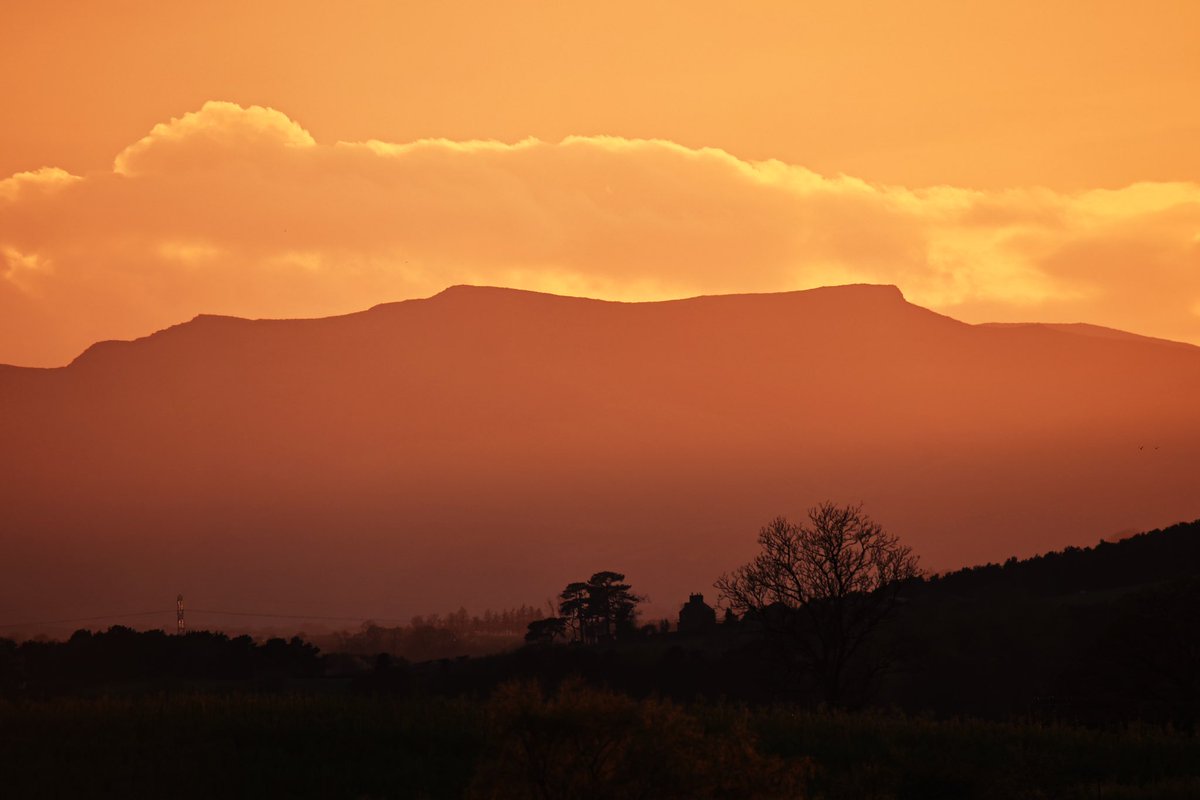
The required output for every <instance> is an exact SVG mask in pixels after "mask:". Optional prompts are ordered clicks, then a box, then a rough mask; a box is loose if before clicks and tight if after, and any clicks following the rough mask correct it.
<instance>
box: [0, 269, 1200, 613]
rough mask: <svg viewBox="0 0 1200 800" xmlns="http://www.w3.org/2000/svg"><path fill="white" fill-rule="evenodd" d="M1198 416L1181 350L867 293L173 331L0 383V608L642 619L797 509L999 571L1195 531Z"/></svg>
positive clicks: (486, 308)
mask: <svg viewBox="0 0 1200 800" xmlns="http://www.w3.org/2000/svg"><path fill="white" fill-rule="evenodd" d="M1198 408H1200V348H1196V347H1192V346H1189V345H1181V344H1177V343H1168V342H1162V341H1160V340H1154V339H1148V338H1145V337H1139V336H1134V335H1132V334H1124V333H1122V332H1118V331H1107V329H1100V328H1095V327H1093V326H1071V325H1032V324H1029V325H968V324H964V323H962V322H958V321H956V320H954V319H951V318H949V317H946V316H942V315H940V314H936V313H934V312H932V311H929V310H927V309H924V308H921V307H918V306H915V305H913V304H911V303H908V302H906V301H905V299H904V297H903V295H902V294H901V292H900V291H899V290H898V289H897V288H896V287H893V286H871V285H856V286H840V287H829V288H822V289H814V290H810V291H802V292H788V293H779V294H761V295H728V296H716V297H697V298H692V299H688V300H678V301H668V302H655V303H614V302H603V301H597V300H588V299H581V298H573V297H560V296H554V295H546V294H539V293H534V292H527V291H517V290H511V289H500V288H487V287H473V286H455V287H452V288H450V289H447V290H446V291H444V292H442V293H440V294H438V295H436V296H434V297H431V298H428V299H422V300H410V301H405V302H400V303H390V304H386V305H380V306H376V307H375V308H372V309H370V310H368V311H364V312H361V313H356V314H350V315H346V316H340V317H332V318H325V319H312V320H245V319H237V318H231V317H220V316H207V315H205V316H199V317H197V318H195V319H193V320H192V321H190V322H187V323H184V324H181V325H176V326H174V327H171V328H168V329H166V330H164V331H160V332H158V333H156V334H154V335H152V336H148V337H146V338H143V339H139V340H136V341H132V342H101V343H99V344H96V345H94V346H93V347H91V348H89V349H88V350H87V351H86V352H84V353H83V354H82V355H80V356H79V358H77V359H76V360H75V361H74V362H73V363H71V364H70V365H69V366H67V367H63V368H60V369H28V368H17V367H3V368H0V537H2V541H3V548H4V558H3V559H2V560H0V621H4V620H7V619H14V620H19V619H38V618H55V617H59V616H68V615H72V614H79V615H86V614H87V613H89V612H92V613H94V612H96V611H97V610H103V611H105V612H107V611H108V610H110V609H111V610H114V611H115V610H123V609H133V610H140V609H141V608H145V607H147V606H146V604H147V603H148V602H151V601H158V600H161V599H166V600H167V601H172V600H173V598H174V597H175V595H176V593H178V592H181V591H182V592H185V593H186V594H187V595H188V596H189V598H195V599H194V600H193V603H200V602H201V600H203V604H202V605H200V606H199V607H204V606H207V607H221V608H239V609H255V610H261V611H270V612H274V613H312V614H349V615H356V614H377V615H386V616H399V617H404V616H405V615H408V614H412V613H425V612H428V611H434V610H444V609H446V608H454V607H457V606H458V605H459V604H466V605H468V606H470V607H477V608H478V607H488V606H490V607H506V606H508V605H513V604H519V603H521V602H525V601H533V602H538V601H539V598H544V597H546V596H549V595H551V594H552V593H553V592H554V591H556V589H557V588H558V587H559V586H560V585H561V584H562V582H563V581H564V580H565V579H566V577H564V576H567V577H569V576H571V575H576V574H590V573H591V572H595V571H596V570H597V569H602V568H605V569H606V568H610V567H612V566H616V567H618V568H620V569H621V571H622V572H624V573H626V574H628V575H629V576H631V578H632V579H634V580H635V581H636V583H637V585H638V586H639V587H645V588H646V589H647V591H649V593H650V594H651V598H652V600H656V601H659V602H660V603H661V604H662V607H663V608H664V609H670V608H674V607H676V606H677V605H678V603H680V602H682V600H683V599H685V598H686V597H687V596H688V594H689V592H692V591H696V590H697V587H700V588H703V587H704V586H706V585H707V584H708V583H710V582H711V581H712V579H713V578H715V577H716V576H717V575H718V574H720V573H721V572H722V571H724V570H727V569H730V568H732V567H734V566H736V565H737V564H740V563H742V562H744V561H745V560H746V559H747V558H748V557H749V556H750V555H751V554H752V553H753V551H754V537H755V534H756V532H757V530H758V528H759V526H761V525H762V524H763V523H765V522H766V521H768V520H769V519H770V518H771V517H773V516H775V515H778V514H786V515H788V516H793V517H799V516H801V515H802V514H803V512H804V510H805V509H806V508H807V507H809V506H811V505H813V504H815V503H816V502H818V501H820V500H822V499H826V498H830V499H833V500H835V501H839V502H858V501H862V502H864V503H865V505H866V510H867V511H868V513H870V514H871V515H872V516H873V517H874V518H875V519H876V520H878V521H879V522H881V523H882V524H883V525H884V526H885V527H886V528H887V529H888V530H889V531H892V532H894V533H896V534H898V535H900V536H901V537H902V538H903V539H904V540H905V541H906V542H907V543H909V544H911V545H912V546H913V547H914V548H915V549H916V551H917V552H918V553H919V554H920V555H921V556H922V558H923V564H924V566H926V567H928V568H933V569H951V568H956V567H959V566H962V565H964V564H969V563H979V562H985V561H993V560H1003V559H1004V558H1006V557H1008V556H1010V555H1017V556H1024V555H1030V554H1032V553H1034V552H1039V551H1045V550H1049V549H1054V548H1058V547H1062V546H1064V545H1069V544H1091V543H1094V542H1095V541H1096V540H1097V539H1099V538H1100V537H1101V536H1104V535H1108V534H1110V533H1112V532H1113V531H1118V530H1130V529H1147V528H1151V527H1156V526H1161V525H1165V524H1169V523H1172V522H1175V521H1178V520H1181V519H1192V518H1195V517H1197V516H1200V489H1198V488H1197V486H1198V483H1197V474H1198V473H1197V469H1196V464H1200V413H1197V409H1198ZM168 604H169V602H168ZM651 605H652V606H654V605H655V604H654V603H651ZM148 607H149V608H153V607H154V606H153V605H151V606H148ZM164 607H165V606H164Z"/></svg>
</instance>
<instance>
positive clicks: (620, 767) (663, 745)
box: [0, 682, 1200, 800]
mask: <svg viewBox="0 0 1200 800" xmlns="http://www.w3.org/2000/svg"><path fill="white" fill-rule="evenodd" d="M0 769H2V774H3V778H2V781H3V786H0V794H3V796H5V797H13V798H23V797H156V798H164V797H350V798H368V797H369V798H384V797H396V798H459V797H469V798H525V797H529V798H609V799H610V800H611V799H614V798H638V797H643V798H692V797H695V798H756V797H757V798H774V797H780V798H782V797H803V798H830V799H831V800H832V799H833V798H847V800H849V799H850V798H855V799H858V798H863V799H866V798H880V799H882V798H913V799H914V800H916V799H918V798H920V799H921V800H936V798H1080V799H1081V800H1082V798H1088V799H1089V800H1090V799H1091V798H1109V799H1110V800H1115V799H1116V798H1156V799H1157V798H1192V797H1200V740H1198V739H1197V738H1195V737H1191V736H1182V735H1174V734H1171V733H1170V732H1169V731H1163V730H1161V729H1154V730H1152V729H1148V728H1146V729H1139V728H1125V729H1123V730H1120V731H1112V730H1108V731H1105V730H1095V729H1083V728H1077V727H1060V726H1047V725H1041V724H1039V725H1033V724H1019V723H1001V722H981V721H955V720H940V721H935V720H933V719H928V718H919V717H912V716H903V715H894V714H887V713H881V712H869V713H868V712H862V713H853V714H851V713H841V712H836V713H835V712H822V711H801V710H795V709H791V708H786V707H767V708H758V709H754V710H748V709H745V708H743V707H740V706H736V705H720V704H700V703H696V704H689V705H679V704H674V703H669V702H663V701H658V700H654V699H643V700H634V699H631V698H628V697H626V696H624V695H618V694H613V693H609V692H606V691H604V690H598V689H592V688H586V687H583V686H582V685H580V684H575V683H571V682H568V683H567V684H565V685H564V686H562V687H560V688H559V690H558V691H557V692H556V693H555V694H553V695H550V696H546V695H544V694H543V693H542V692H541V691H540V690H538V689H536V688H535V687H534V686H533V685H532V684H511V685H508V686H505V687H503V688H501V689H500V690H499V691H497V692H496V693H495V694H494V695H493V696H492V697H491V698H490V699H488V700H486V701H470V700H464V699H448V698H438V697H427V698H412V697H410V698H401V697H396V696H382V695H377V696H371V695H361V694H351V693H344V692H337V693H307V694H241V693H238V694H176V695H139V696H125V697H101V698H79V697H74V698H58V699H49V700H20V701H0Z"/></svg>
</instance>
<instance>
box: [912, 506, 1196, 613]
mask: <svg viewBox="0 0 1200 800" xmlns="http://www.w3.org/2000/svg"><path fill="white" fill-rule="evenodd" d="M1187 578H1197V579H1200V520H1196V521H1195V522H1181V523H1179V524H1177V525H1172V526H1170V527H1168V528H1165V529H1162V530H1153V531H1148V532H1146V533H1139V534H1136V535H1134V536H1130V537H1128V538H1125V539H1120V540H1118V541H1115V542H1110V541H1104V540H1102V541H1100V542H1099V543H1097V544H1095V545H1093V546H1091V547H1073V546H1072V547H1067V548H1065V549H1062V550H1053V551H1051V552H1049V553H1045V554H1044V555H1037V556H1033V557H1032V558H1026V559H1017V558H1015V557H1014V558H1010V559H1008V560H1006V561H1005V562H1004V563H1003V564H995V563H993V564H982V565H978V566H972V567H967V568H964V569H960V570H955V571H953V572H949V573H946V574H944V575H934V576H931V580H930V581H929V588H930V589H931V590H932V591H934V592H936V593H943V594H963V595H970V594H988V593H993V592H1013V591H1016V592H1024V593H1030V594H1036V595H1043V596H1056V595H1068V594H1077V593H1081V592H1107V591H1111V590H1113V589H1131V588H1142V587H1146V586H1151V585H1154V584H1160V583H1164V582H1168V581H1176V580H1183V579H1187Z"/></svg>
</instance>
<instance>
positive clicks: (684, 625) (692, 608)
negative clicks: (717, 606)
mask: <svg viewBox="0 0 1200 800" xmlns="http://www.w3.org/2000/svg"><path fill="white" fill-rule="evenodd" d="M716 624H717V612H716V611H714V610H713V608H712V606H710V605H709V604H708V603H705V602H704V595H702V594H694V595H691V596H690V597H688V601H687V602H686V603H684V605H683V608H681V609H679V632H680V633H699V632H701V631H706V630H708V629H709V628H712V627H714V626H715V625H716Z"/></svg>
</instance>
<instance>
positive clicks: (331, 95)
mask: <svg viewBox="0 0 1200 800" xmlns="http://www.w3.org/2000/svg"><path fill="white" fill-rule="evenodd" d="M243 6H251V8H249V9H247V8H245V7H243ZM1043 6H1053V7H1052V8H1045V7H1043ZM733 8H734V7H733V6H731V5H730V4H727V3H719V4H718V3H711V4H710V3H696V2H689V3H675V4H647V3H605V4H591V5H587V6H585V5H584V4H575V3H562V2H558V3H517V4H492V3H472V4H455V3H436V4H434V3H430V4H399V3H350V4H328V3H322V4H317V3H299V4H297V3H292V2H289V3H255V4H237V3H205V4H168V3H119V2H113V3H104V4H95V3H83V2H42V3H28V4H11V3H10V4H6V5H5V7H4V9H3V10H2V11H0V26H2V28H3V30H4V31H5V33H6V35H5V47H4V48H3V50H0V103H2V108H3V112H2V113H3V120H4V124H3V125H0V363H18V364H32V365H56V364H62V363H65V362H67V361H69V360H70V359H71V358H72V357H73V356H74V355H76V354H77V353H78V352H80V351H81V350H82V349H83V348H84V347H86V346H87V345H88V344H89V343H90V342H92V341H94V340H96V339H103V338H125V337H133V336H138V335H143V334H146V333H148V332H150V331H153V330H155V329H157V328H161V327H164V326H166V325H169V324H172V323H174V322H177V321H180V320H182V319H187V318H189V317H191V316H193V315H195V314H197V313H201V312H212V313H230V314H239V315H246V316H284V315H303V316H311V315H324V314H332V313H339V312H345V311H350V310H355V309H358V308H363V307H366V306H370V305H373V304H375V303H378V302H382V301H386V300H394V299H400V298H403V297H411V296H418V295H426V294H431V293H433V292H436V291H437V290H439V289H441V288H443V287H444V286H446V285H448V284H452V283H461V282H476V283H496V284H503V285H512V286H521V287H526V288H534V289H546V290H551V291H564V292H572V293H580V294H589V295H594V296H603V297H612V298H619V299H651V298H660V297H670V296H679V295H687V294H698V293H711V292H731V291H774V290H784V289H796V288H806V287H810V286H814V285H820V284H825V283H837V282H849V281H877V282H888V283H896V284H898V285H900V286H901V287H902V288H903V290H904V291H905V293H906V295H907V296H908V297H909V298H910V299H911V300H913V301H914V302H918V303H922V304H925V305H929V306H932V307H934V308H936V309H938V310H940V311H943V312H945V313H949V314H952V315H955V316H958V317H960V318H963V319H967V320H971V321H981V320H985V319H994V320H1030V319H1041V320H1051V321H1058V320H1065V321H1074V320H1080V321H1088V322H1095V323H1098V324H1104V325H1111V326H1114V327H1121V328H1125V329H1132V330H1136V331H1139V332H1144V333H1149V334H1154V335H1159V336H1165V337H1168V338H1175V339H1181V340H1187V341H1192V342H1197V343H1200V185H1198V182H1200V147H1197V146H1196V142H1197V141H1200V103H1197V102H1196V101H1195V98H1196V97H1197V96H1200V50H1198V49H1197V46H1196V31H1197V30H1200V4H1197V3H1194V2H1143V3H1139V4H1129V3H1125V2H1120V3H1118V2H1092V3H1087V4H1076V3H1054V4H1046V3H1044V2H1026V1H1025V0H1009V1H1008V2H1003V3H986V4H964V3H961V2H929V1H928V0H923V1H922V2H905V3H892V4H887V3H867V2H861V3H855V2H843V3H820V4H817V3H798V2H787V3H756V4H753V5H752V7H751V8H749V9H746V8H738V9H737V10H736V11H733V10H732V9H733ZM427 139H436V141H423V142H421V143H418V144H413V143H414V142H418V141H419V140H427ZM476 140H487V142H486V143H484V142H480V141H476ZM385 143H386V144H385ZM9 176H11V177H9ZM846 176H849V177H846Z"/></svg>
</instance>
